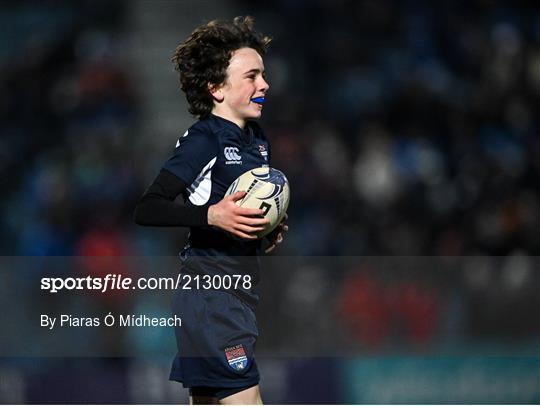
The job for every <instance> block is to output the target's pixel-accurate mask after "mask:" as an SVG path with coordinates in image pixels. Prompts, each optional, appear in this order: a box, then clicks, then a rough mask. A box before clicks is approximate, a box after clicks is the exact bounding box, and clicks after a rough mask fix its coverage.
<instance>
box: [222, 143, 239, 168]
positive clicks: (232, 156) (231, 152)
mask: <svg viewBox="0 0 540 406" xmlns="http://www.w3.org/2000/svg"><path fill="white" fill-rule="evenodd" d="M238 152H239V149H238V148H236V147H225V148H224V149H223V155H225V159H226V161H225V165H231V164H232V165H234V164H236V165H242V157H241V156H240V155H238Z"/></svg>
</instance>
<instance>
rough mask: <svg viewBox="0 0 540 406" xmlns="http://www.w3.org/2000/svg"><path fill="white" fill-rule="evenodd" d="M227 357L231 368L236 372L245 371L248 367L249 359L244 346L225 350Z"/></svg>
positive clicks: (239, 345) (240, 345)
mask: <svg viewBox="0 0 540 406" xmlns="http://www.w3.org/2000/svg"><path fill="white" fill-rule="evenodd" d="M225 357H226V358H227V362H228V363H229V366H230V367H231V368H232V369H234V370H235V371H243V370H244V369H246V367H247V365H248V359H247V356H246V352H245V351H244V346H243V345H242V344H238V345H235V346H234V347H229V348H225Z"/></svg>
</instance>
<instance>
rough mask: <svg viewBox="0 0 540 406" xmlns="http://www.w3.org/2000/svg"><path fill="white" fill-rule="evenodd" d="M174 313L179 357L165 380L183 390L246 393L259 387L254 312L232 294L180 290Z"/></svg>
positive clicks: (177, 294)
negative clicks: (244, 390) (243, 390)
mask: <svg viewBox="0 0 540 406" xmlns="http://www.w3.org/2000/svg"><path fill="white" fill-rule="evenodd" d="M173 314H175V315H177V316H178V317H180V318H181V319H182V326H178V327H175V334H176V343H177V348H178V353H177V355H176V357H175V359H174V362H173V365H172V368H171V374H170V378H169V379H170V380H173V381H178V382H182V384H183V385H184V387H187V388H193V387H211V388H248V387H251V386H254V385H256V384H258V383H259V371H258V369H257V364H256V362H255V359H254V354H253V352H254V346H255V342H256V341H257V337H258V335H259V333H258V330H257V323H256V320H255V314H254V312H253V310H252V309H251V308H250V307H249V306H248V305H247V304H245V303H244V302H243V301H242V300H240V299H239V298H237V297H236V296H235V295H234V294H232V293H228V292H223V291H216V290H196V289H191V290H179V291H177V292H176V293H175V296H174V299H173Z"/></svg>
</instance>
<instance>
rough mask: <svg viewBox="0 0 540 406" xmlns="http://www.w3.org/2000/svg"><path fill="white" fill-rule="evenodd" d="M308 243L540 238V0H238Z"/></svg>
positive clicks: (343, 248) (534, 246)
mask: <svg viewBox="0 0 540 406" xmlns="http://www.w3.org/2000/svg"><path fill="white" fill-rule="evenodd" d="M242 4H243V6H244V7H245V9H246V10H249V12H251V13H253V14H254V15H256V16H260V17H259V20H260V25H259V27H261V29H263V30H264V31H265V32H269V33H271V34H273V35H274V43H273V45H272V46H273V47H272V48H271V51H270V53H269V55H268V57H267V58H266V67H267V70H268V76H269V82H270V84H271V88H270V92H269V97H268V100H269V102H268V107H266V106H265V114H264V118H263V123H264V125H265V128H266V129H267V132H268V135H269V136H270V138H271V140H272V143H273V157H274V158H273V161H274V166H276V167H278V168H283V169H284V170H285V173H286V174H288V175H289V177H290V181H291V190H292V204H291V208H290V216H289V217H290V223H291V225H292V227H291V235H290V238H289V241H288V243H287V244H286V249H287V250H288V252H289V253H295V254H305V255H321V254H324V255H440V256H444V255H471V254H478V255H506V254H510V253H512V252H514V251H515V250H523V251H525V252H526V253H528V254H531V255H537V254H538V253H539V252H540V235H539V233H540V200H539V199H540V194H539V188H538V179H539V174H540V119H539V115H538V108H537V106H538V105H539V102H540V14H539V13H538V8H537V4H536V2H534V1H519V2H515V3H508V2H496V1H483V0H478V1H468V2H461V1H442V2H437V3H430V2H425V1H405V2H397V1H347V0H343V1H335V2H330V1H314V2H312V1H278V2H271V3H270V2H267V3H257V5H254V4H252V3H251V2H248V1H244V2H243V3H242Z"/></svg>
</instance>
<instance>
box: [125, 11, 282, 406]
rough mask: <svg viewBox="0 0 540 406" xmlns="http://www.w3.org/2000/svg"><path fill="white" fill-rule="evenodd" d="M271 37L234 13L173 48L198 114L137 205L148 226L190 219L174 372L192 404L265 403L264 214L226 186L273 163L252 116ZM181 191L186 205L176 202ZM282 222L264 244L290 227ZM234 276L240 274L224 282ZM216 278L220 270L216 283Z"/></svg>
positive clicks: (262, 90)
mask: <svg viewBox="0 0 540 406" xmlns="http://www.w3.org/2000/svg"><path fill="white" fill-rule="evenodd" d="M269 43H270V38H269V37H267V36H264V35H262V34H260V33H258V32H255V31H254V30H253V19H252V18H251V17H236V18H235V19H234V20H233V21H232V22H222V21H211V22H209V23H208V24H205V25H203V26H200V27H199V28H197V29H195V31H194V32H193V33H192V34H191V35H190V36H189V37H188V38H187V39H186V40H185V41H184V42H183V43H181V44H180V45H179V46H178V47H177V48H176V50H175V52H174V55H173V58H172V61H173V63H174V65H175V68H176V70H177V71H178V72H179V74H180V84H181V89H182V91H184V92H185V94H186V98H187V101H188V104H189V111H190V113H192V114H193V115H195V116H197V117H198V118H199V121H198V122H196V123H195V124H194V125H192V126H191V127H190V128H189V129H188V130H187V131H186V132H185V133H184V134H183V135H182V136H181V137H180V138H179V139H178V141H177V143H176V148H175V150H174V155H173V156H172V157H171V158H170V159H169V160H168V161H167V162H165V164H164V165H163V168H162V169H161V171H160V173H159V175H158V176H157V178H156V179H155V180H154V182H153V183H152V184H151V186H150V187H149V188H148V189H147V190H146V192H145V193H144V195H143V197H142V198H141V200H140V201H139V203H138V204H137V207H136V209H135V221H136V222H137V223H138V224H141V225H152V226H189V227H190V234H189V238H188V243H187V245H186V247H184V249H183V250H182V252H181V254H180V257H181V260H182V273H183V274H184V275H187V276H188V277H189V283H186V285H187V286H186V287H189V288H191V289H181V290H179V291H178V292H176V294H175V299H174V302H173V311H174V313H175V314H178V315H179V316H180V317H182V326H181V327H177V328H176V338H177V344H178V354H177V356H176V358H175V360H174V363H173V366H172V370H171V375H170V379H171V380H175V381H179V382H182V383H183V385H184V386H185V387H188V388H189V389H190V401H191V402H192V403H217V402H219V403H220V404H262V401H261V397H260V394H259V385H258V384H259V372H258V370H257V364H256V362H255V359H254V345H255V342H256V340H257V337H258V331H257V325H256V321H255V314H254V309H255V307H256V305H257V302H258V299H259V298H258V295H257V294H256V292H255V291H254V290H253V288H254V287H255V285H256V284H257V282H258V279H259V261H258V256H259V255H260V254H262V243H261V240H260V239H257V238H256V237H255V236H254V235H253V233H254V232H257V231H260V230H262V229H263V228H264V225H265V224H267V220H266V219H264V218H263V217H261V216H262V214H263V211H262V210H258V209H246V208H241V207H239V206H238V205H236V204H235V202H236V201H238V200H240V199H242V197H244V195H245V191H239V192H236V193H234V194H232V195H230V196H226V197H224V195H225V192H226V190H227V188H228V187H229V185H230V184H231V183H232V182H233V181H234V180H235V179H236V178H237V177H238V176H239V175H241V174H242V173H244V172H246V171H247V170H250V169H253V168H257V167H261V166H268V165H269V160H270V145H269V142H268V140H267V139H266V137H265V136H264V134H263V132H262V130H261V128H260V127H259V125H257V123H255V122H254V121H253V120H256V119H258V118H259V117H260V116H261V112H262V108H263V103H264V101H265V96H266V93H267V91H268V88H269V85H268V83H267V82H266V80H265V72H264V64H263V59H262V56H263V55H264V54H265V52H266V50H267V47H268V44H269ZM180 194H182V195H183V197H184V200H185V204H184V205H182V204H178V203H175V202H174V200H175V198H176V197H177V196H178V195H180ZM276 230H277V231H276V232H274V233H272V237H271V238H270V245H269V248H268V249H267V252H268V251H270V250H272V249H274V248H275V246H276V245H277V244H279V243H280V242H281V241H282V240H283V233H284V232H285V231H287V226H286V225H285V224H283V223H282V224H280V226H279V227H278V229H276ZM205 275H209V276H211V277H213V279H211V280H212V281H214V282H212V283H211V284H210V285H211V286H210V289H206V288H203V284H204V283H203V280H202V279H200V277H201V276H205ZM197 277H198V278H197ZM227 277H228V278H229V281H233V282H234V281H236V282H239V283H236V284H234V283H233V285H235V286H232V287H230V288H227V289H225V286H229V284H227V283H224V282H226V281H225V278H227ZM215 278H223V280H220V281H219V286H217V285H216V284H215V280H216V279H215ZM208 280H210V279H208ZM206 285H208V284H206Z"/></svg>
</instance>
